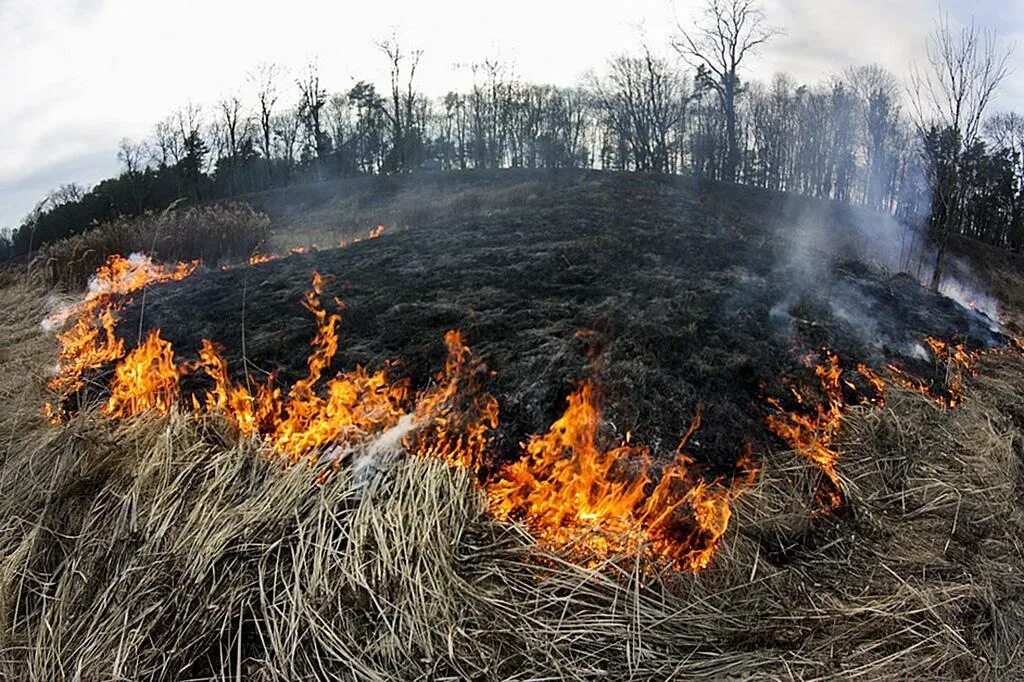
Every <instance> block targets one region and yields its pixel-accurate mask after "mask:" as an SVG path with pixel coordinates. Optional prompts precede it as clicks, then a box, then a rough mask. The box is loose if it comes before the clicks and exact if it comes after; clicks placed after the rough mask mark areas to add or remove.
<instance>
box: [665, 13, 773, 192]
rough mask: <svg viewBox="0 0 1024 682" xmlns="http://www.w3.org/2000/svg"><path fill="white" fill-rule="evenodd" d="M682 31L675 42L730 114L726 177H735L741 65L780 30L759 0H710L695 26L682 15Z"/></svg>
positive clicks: (724, 111)
mask: <svg viewBox="0 0 1024 682" xmlns="http://www.w3.org/2000/svg"><path fill="white" fill-rule="evenodd" d="M676 25H677V28H678V32H679V35H678V37H677V38H676V39H675V40H674V41H673V46H674V47H675V49H676V51H677V52H678V53H679V56H680V57H682V59H683V60H684V61H685V62H686V63H687V64H689V65H690V66H691V67H692V68H694V69H696V70H697V74H698V79H699V80H700V81H701V83H700V85H706V86H708V87H710V88H711V89H713V90H714V91H715V93H716V94H717V95H718V101H719V103H720V104H721V107H722V111H723V113H724V115H725V134H726V145H727V149H726V158H725V168H724V169H723V176H724V179H726V180H730V181H733V180H735V179H736V170H737V168H738V166H739V161H740V149H739V144H738V140H737V134H736V98H737V96H738V95H739V93H740V91H741V87H740V80H739V69H740V66H741V65H742V63H743V59H744V58H745V57H746V56H747V55H748V54H750V53H751V52H752V51H754V50H756V49H757V48H758V47H760V46H761V45H763V44H764V43H766V42H768V41H769V40H771V39H772V38H773V37H775V36H777V35H778V34H779V33H780V31H779V30H778V29H775V28H771V27H769V26H768V25H766V23H765V16H764V11H763V10H762V9H761V8H760V5H759V3H758V0H707V2H706V3H705V5H704V9H703V11H702V12H701V18H700V20H698V22H697V23H696V24H695V25H694V26H693V27H692V28H689V29H687V28H684V27H683V25H682V24H681V23H680V22H679V21H678V20H677V22H676Z"/></svg>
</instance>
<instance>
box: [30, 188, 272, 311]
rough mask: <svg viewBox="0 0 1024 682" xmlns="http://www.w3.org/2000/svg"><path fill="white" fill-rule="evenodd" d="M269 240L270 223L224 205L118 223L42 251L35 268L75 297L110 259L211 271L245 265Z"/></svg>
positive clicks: (239, 205) (241, 205)
mask: <svg viewBox="0 0 1024 682" xmlns="http://www.w3.org/2000/svg"><path fill="white" fill-rule="evenodd" d="M269 237H270V220H269V219H268V218H267V217H266V216H265V215H263V214H261V213H257V212H256V211H254V210H253V209H252V208H251V207H250V206H248V205H247V204H244V203H237V202H225V203H219V204H212V205H206V206H197V207H188V208H178V209H173V210H170V209H169V210H167V211H163V212H161V213H147V214H145V215H143V216H139V217H136V218H118V219H116V220H113V221H111V222H109V223H105V224H103V225H100V226H98V227H95V228H93V229H91V230H88V231H87V232H84V233H82V234H80V235H76V236H74V237H69V238H67V239H62V240H61V241H59V242H55V243H54V244H50V245H48V246H46V247H44V248H43V249H42V250H41V251H40V252H39V255H38V256H37V257H36V259H35V261H34V264H35V266H36V268H37V269H39V270H40V271H41V272H42V273H43V274H44V277H45V278H46V281H47V282H48V283H49V284H50V285H53V286H59V287H62V288H64V289H67V290H71V291H76V290H80V289H82V288H84V287H85V285H86V283H88V281H89V278H90V277H91V276H92V275H93V273H95V272H96V270H97V268H99V266H101V265H102V264H103V263H104V262H105V261H106V260H107V257H108V256H110V255H111V254H115V253H116V254H120V255H123V256H127V255H128V254H131V253H134V252H143V253H146V254H148V255H150V256H152V257H153V258H155V259H157V260H159V261H161V262H167V263H173V262H176V261H191V260H196V259H198V260H201V261H203V262H204V263H206V264H207V265H211V266H215V265H217V264H218V263H220V262H221V261H223V260H244V259H245V258H247V257H248V256H250V255H251V254H252V253H254V252H255V251H256V250H257V249H258V248H259V247H261V246H262V245H263V244H265V242H266V241H267V239H268V238H269Z"/></svg>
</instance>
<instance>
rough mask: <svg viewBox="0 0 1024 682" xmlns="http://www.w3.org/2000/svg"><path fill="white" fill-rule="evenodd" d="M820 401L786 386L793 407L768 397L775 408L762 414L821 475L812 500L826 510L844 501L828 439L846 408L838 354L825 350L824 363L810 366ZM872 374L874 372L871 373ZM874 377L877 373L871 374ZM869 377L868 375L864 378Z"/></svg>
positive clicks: (833, 433)
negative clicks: (816, 381)
mask: <svg viewBox="0 0 1024 682" xmlns="http://www.w3.org/2000/svg"><path fill="white" fill-rule="evenodd" d="M814 374H815V376H816V377H817V379H818V384H819V386H820V389H821V394H822V397H823V400H821V401H820V402H817V403H816V404H813V406H811V404H812V402H813V400H812V399H811V397H810V396H809V395H808V393H809V391H808V390H807V389H798V388H796V387H794V386H791V387H790V390H791V391H792V392H793V394H794V396H795V398H796V401H797V403H798V404H799V405H800V407H799V408H797V409H795V410H786V408H785V407H783V405H782V403H781V402H780V401H779V400H777V399H775V398H769V399H768V404H769V405H771V406H772V407H774V408H775V409H776V410H777V411H776V412H774V413H772V414H769V415H768V416H767V417H766V422H767V425H768V429H769V430H770V431H771V432H772V433H774V434H775V435H777V436H778V437H780V438H781V439H782V440H784V441H785V442H786V444H787V445H789V447H791V448H792V449H793V450H795V451H797V452H798V453H800V455H801V456H803V457H804V458H806V459H807V460H808V461H809V462H810V463H811V464H813V465H814V466H815V467H816V468H817V469H818V470H819V471H820V472H821V473H822V474H823V476H824V479H823V480H822V482H821V484H820V485H819V486H818V490H817V492H815V499H816V500H817V501H818V504H820V505H821V508H822V510H823V511H825V512H826V513H828V512H831V511H834V510H836V509H838V508H839V507H841V506H843V503H844V501H845V498H844V495H843V487H842V483H841V481H840V480H839V473H838V471H837V470H836V463H837V460H838V459H839V453H838V452H836V451H835V449H833V447H832V442H833V440H834V439H835V437H836V436H837V435H838V434H839V430H840V427H841V426H842V423H843V412H844V410H845V408H846V405H845V402H844V400H843V388H842V384H841V383H840V378H841V376H842V369H841V368H840V366H839V357H838V356H837V355H836V354H835V353H832V352H830V351H825V362H824V363H823V364H819V365H816V366H815V367H814ZM872 375H874V373H873V372H872ZM874 377H877V375H874ZM868 379H869V380H870V379H871V377H868Z"/></svg>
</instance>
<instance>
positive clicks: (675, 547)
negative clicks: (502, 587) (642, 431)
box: [488, 382, 755, 570]
mask: <svg viewBox="0 0 1024 682" xmlns="http://www.w3.org/2000/svg"><path fill="white" fill-rule="evenodd" d="M568 403H569V405H568V407H567V408H566V410H565V412H564V413H563V415H562V416H561V417H560V418H559V419H558V420H557V421H555V423H554V424H552V425H551V428H550V429H549V430H548V432H547V433H546V434H544V435H542V436H534V437H532V438H531V439H530V441H529V443H528V444H527V445H526V453H525V456H524V457H523V458H522V459H520V460H519V461H517V462H515V463H513V464H511V465H509V466H508V467H507V468H506V469H505V470H504V471H503V472H502V473H501V477H500V478H499V479H498V480H496V481H495V482H494V483H492V484H491V485H490V486H489V487H488V495H489V497H490V500H491V508H492V510H493V512H494V514H495V515H496V516H497V517H498V518H500V519H510V518H519V519H522V520H523V521H524V522H525V523H526V524H527V525H528V526H529V527H530V528H531V529H532V530H533V531H534V533H535V534H536V535H537V536H538V537H539V538H540V539H541V540H542V541H544V542H546V543H548V544H551V545H554V546H559V547H565V546H573V545H575V546H577V547H584V548H586V549H588V550H589V551H590V552H592V553H594V554H596V555H598V556H608V555H610V554H616V553H624V552H645V553H649V554H651V555H653V556H655V557H657V558H662V559H668V560H672V561H675V562H676V563H677V564H678V565H680V566H682V567H685V568H688V569H691V570H699V569H701V568H703V567H705V566H706V565H707V563H708V562H709V561H710V559H711V556H712V555H713V553H714V549H715V545H716V544H717V542H718V540H719V538H721V536H722V535H723V534H724V533H725V530H726V528H727V526H728V523H729V517H730V513H731V512H730V502H731V500H732V498H734V497H735V496H736V495H738V494H739V493H740V492H742V491H743V490H744V489H745V488H746V487H747V486H748V485H749V483H750V482H751V481H752V480H753V477H754V474H755V469H754V468H753V466H752V465H751V463H750V461H749V458H748V457H744V458H743V459H742V460H741V463H740V467H739V468H740V471H741V475H740V476H739V477H737V478H734V479H733V480H732V481H729V482H726V481H724V480H722V479H716V480H715V481H712V482H711V483H707V482H705V481H702V480H697V481H696V482H694V480H693V477H692V475H691V472H690V471H689V467H690V465H691V464H692V460H690V458H689V457H687V456H686V455H685V454H684V453H683V446H685V443H686V438H684V441H683V443H681V445H680V448H679V450H678V453H677V456H676V459H675V461H674V462H673V463H672V464H670V465H669V466H668V467H666V468H665V469H664V471H663V472H662V473H661V476H660V480H659V481H658V482H657V484H654V476H653V471H652V466H651V458H650V453H649V452H648V451H647V450H646V449H645V448H642V447H639V446H634V445H630V444H629V443H619V444H615V445H612V446H611V447H608V448H604V447H602V446H601V445H600V444H599V429H600V427H601V424H602V412H601V408H600V407H599V405H598V403H597V398H596V395H595V390H594V387H593V385H592V384H591V383H589V382H587V383H584V384H582V385H581V386H580V387H579V388H577V389H576V390H575V391H574V392H573V393H572V394H570V395H569V397H568ZM699 424H700V417H699V414H698V416H695V417H694V422H693V425H692V426H691V429H690V432H689V433H688V434H687V437H689V435H692V433H693V432H694V431H696V429H697V428H698V426H699ZM652 485H653V490H651V486H652ZM648 490H651V492H650V493H648Z"/></svg>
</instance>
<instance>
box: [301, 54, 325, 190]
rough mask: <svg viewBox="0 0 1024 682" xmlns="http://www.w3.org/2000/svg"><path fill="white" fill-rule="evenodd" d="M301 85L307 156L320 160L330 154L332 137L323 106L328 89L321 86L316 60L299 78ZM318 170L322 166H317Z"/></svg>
mask: <svg viewBox="0 0 1024 682" xmlns="http://www.w3.org/2000/svg"><path fill="white" fill-rule="evenodd" d="M296 84H297V85H298V86H299V94H300V98H299V117H300V119H301V120H302V125H303V127H304V128H305V131H306V156H307V157H308V158H310V159H317V161H319V160H320V159H322V158H323V157H324V156H325V155H326V154H328V153H329V152H330V151H331V150H330V146H331V142H330V138H329V137H328V135H327V132H326V131H325V130H324V126H323V108H324V107H325V106H327V91H326V90H325V89H324V88H322V87H321V86H320V72H319V67H318V66H317V64H316V63H315V62H313V63H310V64H309V66H308V67H307V68H306V76H305V78H303V79H301V80H297V81H296ZM317 170H318V172H319V171H321V170H322V168H320V167H319V165H318V166H317Z"/></svg>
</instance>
